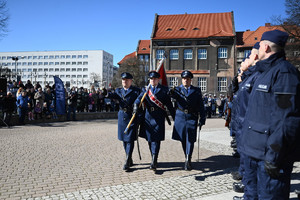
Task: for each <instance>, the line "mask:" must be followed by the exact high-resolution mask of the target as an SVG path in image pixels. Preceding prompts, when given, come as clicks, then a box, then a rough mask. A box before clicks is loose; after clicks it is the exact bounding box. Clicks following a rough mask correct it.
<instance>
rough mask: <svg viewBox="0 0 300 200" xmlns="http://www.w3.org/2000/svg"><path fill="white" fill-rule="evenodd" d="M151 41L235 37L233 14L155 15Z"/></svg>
mask: <svg viewBox="0 0 300 200" xmlns="http://www.w3.org/2000/svg"><path fill="white" fill-rule="evenodd" d="M154 29H155V30H154V31H153V34H152V39H180V38H207V37H214V36H215V37H216V36H231V37H232V36H235V31H234V27H233V13H231V12H226V13H206V14H182V15H157V16H156V24H155V26H154Z"/></svg>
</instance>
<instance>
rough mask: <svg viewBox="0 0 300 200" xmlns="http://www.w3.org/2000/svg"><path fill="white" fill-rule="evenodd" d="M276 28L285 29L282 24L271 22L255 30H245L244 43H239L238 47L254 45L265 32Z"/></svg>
mask: <svg viewBox="0 0 300 200" xmlns="http://www.w3.org/2000/svg"><path fill="white" fill-rule="evenodd" d="M276 29H278V30H281V31H284V29H283V28H282V27H280V26H270V25H269V24H266V25H265V26H260V27H258V29H256V30H255V31H245V32H244V34H243V44H241V45H237V47H252V46H254V44H255V43H256V42H259V41H260V39H261V36H262V34H263V33H264V32H266V31H272V30H276Z"/></svg>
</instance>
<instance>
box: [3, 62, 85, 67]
mask: <svg viewBox="0 0 300 200" xmlns="http://www.w3.org/2000/svg"><path fill="white" fill-rule="evenodd" d="M1 64H2V66H15V65H16V64H15V62H12V63H1ZM88 64H89V63H88V62H22V63H21V62H18V63H17V66H21V65H22V66H31V65H34V66H35V65H88Z"/></svg>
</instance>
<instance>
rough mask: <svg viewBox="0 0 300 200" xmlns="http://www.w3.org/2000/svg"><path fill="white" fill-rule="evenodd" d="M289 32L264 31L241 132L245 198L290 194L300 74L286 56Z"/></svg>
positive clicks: (299, 128)
mask: <svg viewBox="0 0 300 200" xmlns="http://www.w3.org/2000/svg"><path fill="white" fill-rule="evenodd" d="M287 39H288V34H287V33H285V32H282V31H279V30H273V31H268V32H265V33H263V35H262V38H261V41H260V48H259V54H258V57H259V60H260V61H259V62H257V63H256V70H258V71H259V72H260V73H261V74H260V75H259V76H258V77H257V79H256V81H255V83H254V85H253V87H252V91H251V94H250V96H249V102H251V103H249V104H248V109H247V111H246V115H245V119H244V123H243V130H242V131H243V134H242V145H243V146H242V152H243V153H244V154H245V174H244V176H248V177H247V179H248V181H247V182H246V185H245V193H244V197H243V198H244V199H278V200H280V199H284V200H286V199H289V191H290V180H291V172H292V169H293V163H294V161H295V160H298V159H299V156H300V149H299V148H300V147H299V146H300V145H299V142H300V141H299V135H300V105H299V104H300V91H299V90H300V76H299V71H298V70H297V69H296V68H295V67H294V66H293V65H291V64H290V63H289V62H288V61H286V59H285V53H284V46H285V43H286V41H287Z"/></svg>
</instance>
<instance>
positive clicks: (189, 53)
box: [183, 49, 193, 60]
mask: <svg viewBox="0 0 300 200" xmlns="http://www.w3.org/2000/svg"><path fill="white" fill-rule="evenodd" d="M183 58H184V59H185V60H191V59H193V50H192V49H185V50H184V51H183Z"/></svg>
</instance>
